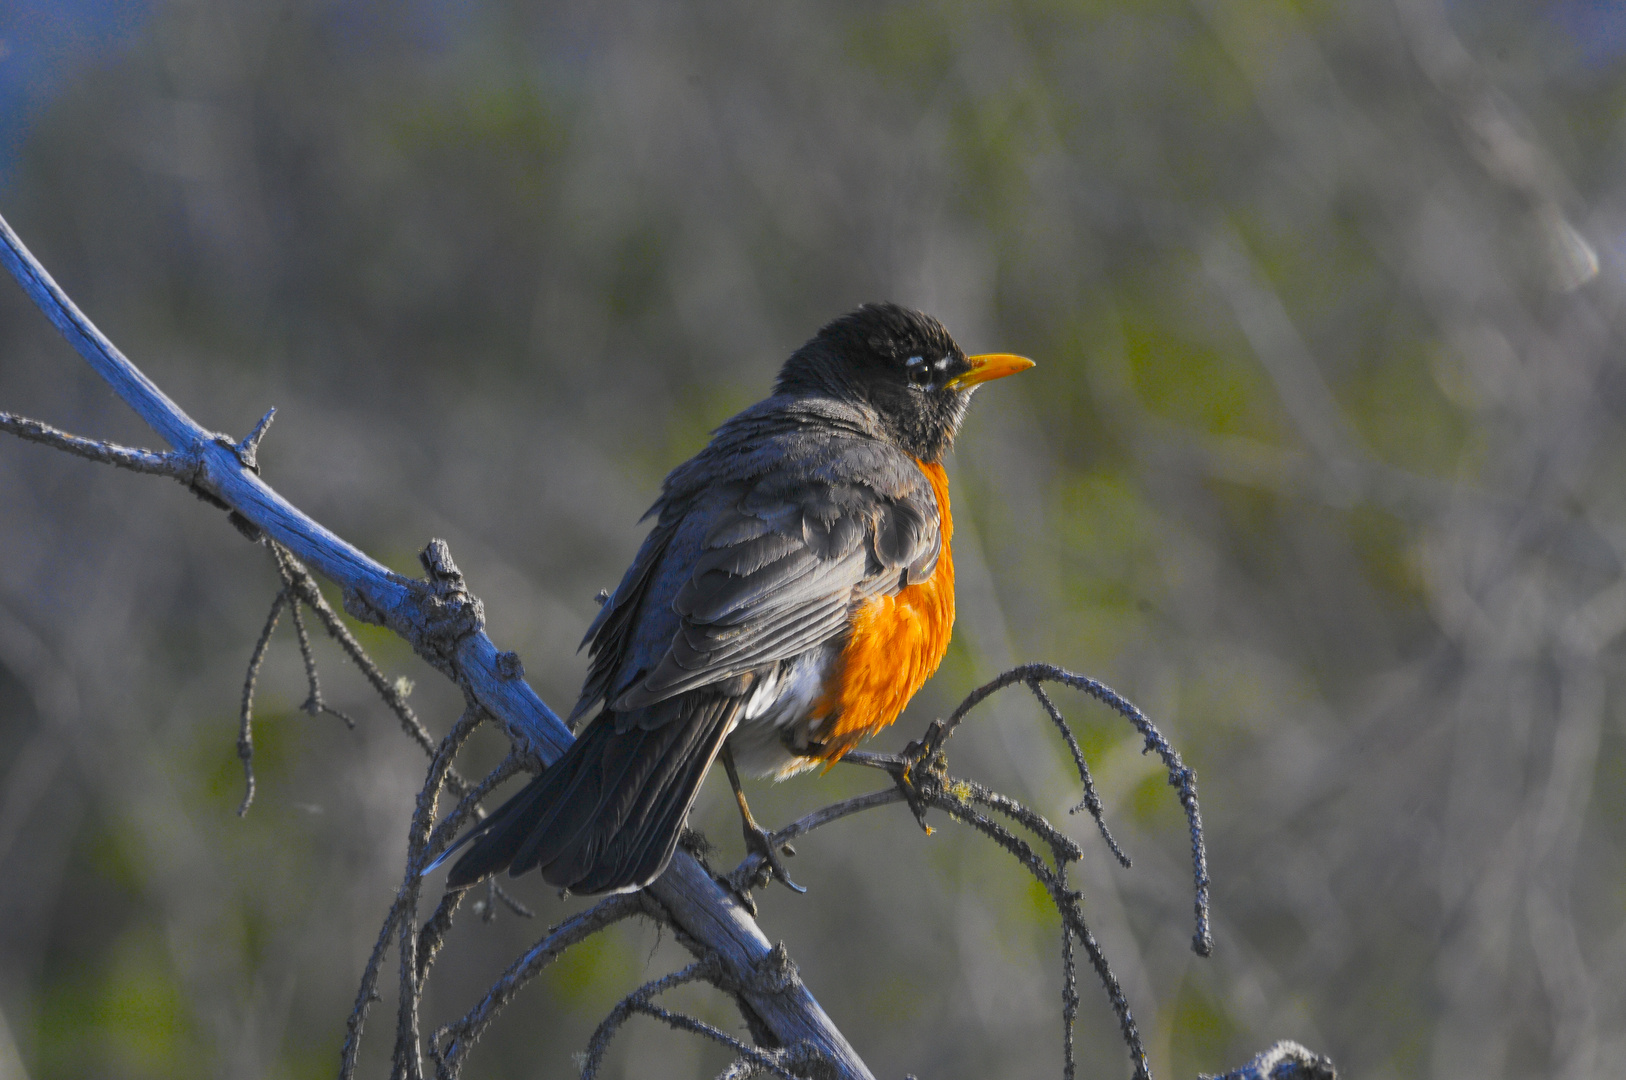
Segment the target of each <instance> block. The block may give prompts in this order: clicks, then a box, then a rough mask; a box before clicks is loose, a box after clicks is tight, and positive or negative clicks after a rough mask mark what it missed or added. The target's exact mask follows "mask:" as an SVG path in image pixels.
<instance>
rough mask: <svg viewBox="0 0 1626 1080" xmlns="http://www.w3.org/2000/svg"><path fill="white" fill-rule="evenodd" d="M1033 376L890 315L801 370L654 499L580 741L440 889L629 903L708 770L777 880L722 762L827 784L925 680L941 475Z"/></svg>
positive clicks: (598, 642)
mask: <svg viewBox="0 0 1626 1080" xmlns="http://www.w3.org/2000/svg"><path fill="white" fill-rule="evenodd" d="M1032 366H1033V361H1031V360H1027V359H1024V358H1022V357H1020V356H1010V355H1006V354H1003V353H995V354H991V355H986V356H969V357H968V356H966V355H965V353H964V352H962V351H961V349H960V347H959V346H958V345H956V344H955V343H954V339H953V338H951V337H950V336H949V334H948V331H947V330H945V329H944V328H943V325H942V324H941V323H940V322H938V321H937V320H936V319H933V318H931V317H930V316H928V315H924V314H921V313H920V312H918V311H911V310H909V309H907V308H903V307H899V306H897V305H895V304H866V305H864V306H863V307H860V308H859V309H857V310H856V311H853V312H851V313H849V314H846V315H843V316H841V317H840V318H838V319H836V320H834V321H833V322H831V323H830V324H829V325H827V326H825V327H824V328H823V329H821V330H820V331H819V332H818V333H817V334H815V335H814V336H813V338H812V340H810V341H809V342H807V344H805V345H803V346H802V347H801V348H799V349H797V350H796V351H795V352H794V353H792V354H791V356H790V359H788V360H787V361H785V364H784V367H783V368H782V369H781V370H780V372H779V378H778V381H777V382H775V384H774V389H773V395H772V396H771V397H769V398H767V399H766V400H764V401H761V402H759V403H757V404H756V405H753V406H751V407H750V408H748V409H746V410H745V411H743V412H741V413H739V414H738V415H737V416H735V417H733V418H732V419H730V420H728V421H727V422H725V423H724V424H723V425H722V426H721V427H719V428H718V429H717V430H716V432H715V433H714V434H713V436H712V439H711V442H710V444H709V445H707V446H706V448H705V449H704V450H702V451H700V453H699V454H696V455H695V456H694V457H693V458H691V459H689V460H688V461H687V462H685V463H684V464H682V465H679V466H678V467H677V468H676V469H674V470H672V473H671V475H669V476H668V477H667V478H666V482H665V483H664V485H663V486H662V488H661V495H660V498H659V499H657V500H656V502H655V505H654V506H653V507H652V508H651V509H650V511H649V513H648V514H646V515H645V518H646V520H647V519H648V518H649V517H654V518H655V519H656V522H655V526H654V528H653V529H652V530H650V533H649V536H648V538H647V539H646V540H645V541H644V544H643V547H642V548H640V549H639V551H638V555H637V557H636V558H635V559H633V562H632V566H631V567H630V568H628V570H627V572H626V575H625V576H624V577H623V578H622V579H621V584H620V586H619V587H617V588H616V590H615V593H614V595H612V596H611V597H610V598H609V599H608V600H607V601H605V602H604V604H603V607H602V608H601V609H600V611H599V613H598V617H597V618H596V619H594V620H593V623H592V625H591V626H590V627H589V628H588V631H587V636H586V638H585V639H584V640H583V642H582V645H583V646H584V647H587V648H589V649H590V656H591V661H592V662H591V666H590V669H589V671H588V674H587V679H586V682H585V684H584V685H583V687H582V693H581V698H580V700H579V701H578V702H577V704H576V707H575V709H574V710H573V711H572V713H571V717H570V721H571V723H572V725H574V724H575V723H576V721H577V720H579V719H580V718H582V717H585V716H588V715H590V714H591V715H592V720H591V722H590V723H588V725H587V727H586V728H585V729H584V730H583V731H582V732H581V734H580V736H579V737H578V738H577V739H576V741H575V742H574V743H573V744H572V745H571V746H570V748H569V749H568V750H566V751H565V753H564V754H563V755H562V756H561V757H560V758H559V759H558V760H557V761H555V762H554V763H553V764H552V765H551V766H550V767H549V768H548V769H546V770H545V771H544V772H543V773H542V774H541V775H540V776H538V777H536V778H535V779H534V780H532V781H531V782H530V783H529V784H528V785H526V787H525V788H524V789H523V790H521V791H520V792H519V793H518V794H516V795H515V796H514V797H513V798H511V799H509V800H508V802H507V803H505V804H504V805H503V806H502V807H501V808H500V809H498V810H497V811H496V812H495V813H494V814H492V815H491V816H490V817H489V818H487V819H486V820H485V821H484V822H482V823H481V824H480V825H479V826H478V827H476V828H475V829H474V830H472V831H471V832H470V834H468V835H467V836H465V837H464V839H463V841H460V846H461V844H462V843H465V842H466V843H467V844H468V845H469V846H468V849H467V850H466V851H465V852H464V853H463V855H462V856H461V857H460V858H459V859H458V860H457V862H456V863H455V864H454V865H453V866H452V869H451V873H450V875H449V876H448V879H447V884H448V886H449V887H453V888H456V887H460V886H465V885H470V884H473V883H475V882H477V881H480V880H481V879H483V878H485V877H486V876H488V875H490V874H492V873H495V872H496V871H498V870H501V869H503V868H504V867H506V868H507V869H508V872H509V873H510V874H511V875H519V874H522V873H524V872H526V871H528V870H530V869H532V868H533V867H540V868H541V871H542V877H543V878H544V879H546V880H547V881H548V882H550V883H552V884H554V885H558V886H561V887H563V888H566V889H568V890H570V891H571V892H574V893H597V892H606V891H611V890H631V889H637V888H641V887H642V886H644V885H647V884H649V883H650V882H651V881H653V880H654V879H655V878H656V877H657V876H659V875H660V873H661V872H662V871H663V870H665V869H666V865H667V863H668V862H670V861H671V858H672V852H673V849H674V848H675V847H676V845H677V839H678V834H679V833H680V831H681V830H682V828H683V823H684V820H685V819H686V818H687V816H688V813H689V808H690V806H692V805H693V803H694V800H695V795H696V794H697V793H698V791H699V790H700V783H701V781H702V780H703V779H704V778H705V776H706V772H707V770H708V769H710V767H711V763H712V761H713V759H715V758H717V757H718V756H719V755H721V756H722V758H723V763H724V765H725V767H726V768H727V770H728V773H729V778H730V781H731V782H732V783H733V785H734V790H735V793H736V796H737V797H738V799H739V804H740V810H741V814H742V817H743V820H744V822H745V831H746V838H747V841H748V842H749V843H750V844H751V845H752V846H753V847H754V848H756V849H757V850H760V851H762V852H763V854H764V855H766V856H768V857H769V861H770V863H771V864H772V865H773V866H774V868H775V870H776V873H777V874H779V875H780V876H782V870H781V869H780V866H779V863H778V861H777V859H775V858H773V856H774V853H773V852H772V851H771V850H769V847H768V844H767V837H766V834H765V833H764V832H763V831H762V830H761V829H760V828H758V827H757V825H756V823H755V822H754V821H753V820H752V818H751V816H750V811H749V809H748V807H747V806H746V803H745V798H744V795H743V793H742V792H741V790H740V787H739V778H738V774H737V771H736V763H738V765H739V766H741V767H743V768H745V769H748V770H751V771H754V772H756V773H758V774H760V775H765V776H766V775H774V776H778V777H785V776H788V775H790V774H792V773H796V772H800V771H801V770H803V769H807V768H810V767H812V766H815V765H818V764H821V763H833V762H835V761H837V760H839V759H840V758H841V757H842V756H843V755H844V754H846V753H847V751H849V750H850V749H852V748H853V746H854V745H856V744H857V743H858V741H859V740H860V739H863V738H865V737H866V736H868V735H871V734H873V733H875V732H876V731H879V730H880V729H881V728H883V727H886V726H887V725H888V724H890V723H892V722H893V721H894V720H896V719H897V717H898V714H899V713H900V712H902V711H903V707H904V705H906V704H907V703H908V701H909V699H910V698H911V697H913V696H914V694H915V691H917V690H919V689H920V687H921V684H922V683H924V682H925V681H926V679H927V678H928V677H930V675H931V674H932V672H934V671H935V670H936V669H937V665H938V663H939V662H940V661H941V660H942V659H943V653H944V652H945V651H946V650H947V648H948V642H949V634H950V632H951V630H952V628H953V625H954V562H953V559H952V558H951V556H950V553H949V540H950V538H951V536H952V535H953V530H954V526H953V520H952V518H951V517H950V516H949V496H948V478H947V476H946V475H945V473H944V471H943V457H944V455H945V454H946V453H947V452H948V450H949V447H950V445H951V444H952V443H953V441H954V434H955V431H956V429H957V428H958V427H959V425H960V421H961V419H962V418H963V417H964V416H965V410H966V405H967V403H968V402H969V401H970V399H971V394H972V391H974V390H975V389H976V387H977V386H979V385H980V384H982V383H985V382H987V381H989V380H990V379H998V378H1001V377H1003V376H1006V375H1012V374H1015V373H1016V372H1018V371H1023V370H1025V369H1027V368H1030V367H1032ZM785 880H786V883H787V884H790V882H789V879H788V878H786V879H785Z"/></svg>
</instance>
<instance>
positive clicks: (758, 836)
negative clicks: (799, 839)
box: [744, 824, 807, 893]
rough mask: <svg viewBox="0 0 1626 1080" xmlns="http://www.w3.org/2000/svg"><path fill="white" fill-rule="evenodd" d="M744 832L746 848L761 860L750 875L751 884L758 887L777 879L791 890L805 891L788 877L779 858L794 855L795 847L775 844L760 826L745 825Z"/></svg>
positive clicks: (781, 859)
mask: <svg viewBox="0 0 1626 1080" xmlns="http://www.w3.org/2000/svg"><path fill="white" fill-rule="evenodd" d="M744 833H745V847H746V850H748V851H750V852H751V854H753V855H759V856H761V858H762V861H761V862H759V863H757V865H756V870H755V872H754V874H753V875H752V878H751V884H752V885H754V886H758V887H760V886H763V885H766V884H768V882H770V881H779V882H782V883H783V884H784V886H785V888H787V889H789V890H790V891H791V892H798V893H805V892H807V890H806V889H804V888H802V887H801V886H800V885H798V884H796V883H795V882H794V881H792V880H791V879H790V871H789V870H787V869H785V861H784V859H783V858H781V856H791V855H795V854H796V849H795V848H793V847H791V846H790V845H789V844H785V843H780V844H775V843H774V839H773V837H771V836H769V835H768V834H767V833H766V832H764V831H763V830H762V828H761V827H760V826H757V825H754V824H750V825H746V826H745V827H744Z"/></svg>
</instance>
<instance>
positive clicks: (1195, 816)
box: [925, 664, 1214, 956]
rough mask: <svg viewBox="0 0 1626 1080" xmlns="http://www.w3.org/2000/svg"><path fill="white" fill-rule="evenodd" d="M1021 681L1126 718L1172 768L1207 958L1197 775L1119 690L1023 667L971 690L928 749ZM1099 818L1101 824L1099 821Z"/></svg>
mask: <svg viewBox="0 0 1626 1080" xmlns="http://www.w3.org/2000/svg"><path fill="white" fill-rule="evenodd" d="M1019 682H1020V683H1027V684H1028V685H1029V686H1030V687H1033V688H1035V690H1036V692H1037V687H1038V684H1039V683H1044V682H1056V683H1061V684H1062V685H1064V686H1070V687H1072V688H1073V689H1075V690H1082V691H1083V692H1084V693H1086V694H1088V695H1090V696H1091V697H1093V698H1095V699H1096V700H1097V701H1100V702H1101V703H1103V704H1105V705H1107V706H1108V707H1109V708H1111V709H1113V710H1114V711H1115V712H1117V713H1119V714H1120V715H1122V716H1123V717H1125V718H1126V719H1127V720H1128V721H1129V722H1130V723H1131V724H1133V725H1134V727H1135V730H1136V731H1139V732H1140V734H1141V737H1142V738H1143V739H1144V740H1145V747H1144V748H1143V750H1142V753H1146V752H1150V751H1156V752H1157V756H1158V757H1159V758H1161V759H1162V761H1163V765H1164V767H1165V768H1166V769H1167V770H1168V774H1169V785H1170V786H1171V787H1173V788H1175V789H1176V790H1178V791H1179V793H1180V806H1181V807H1182V808H1183V809H1184V810H1185V812H1186V824H1187V826H1188V827H1189V829H1190V834H1191V864H1192V879H1193V883H1194V885H1195V892H1196V899H1195V902H1194V906H1195V908H1196V915H1197V930H1196V933H1195V934H1194V935H1193V936H1192V941H1191V948H1192V950H1193V951H1194V952H1196V953H1197V955H1199V956H1208V955H1209V954H1210V953H1212V952H1213V951H1214V937H1213V933H1212V931H1211V930H1210V928H1209V924H1208V888H1209V880H1208V851H1207V848H1206V847H1205V846H1204V843H1203V816H1202V812H1201V811H1200V810H1199V809H1198V806H1197V774H1196V773H1194V772H1192V770H1191V769H1190V768H1188V767H1187V766H1186V764H1185V763H1184V762H1183V761H1181V760H1180V755H1179V753H1178V752H1177V751H1176V750H1175V749H1174V747H1172V746H1170V745H1169V741H1168V740H1167V739H1165V738H1164V737H1163V734H1162V733H1161V732H1160V731H1158V730H1157V727H1156V726H1155V725H1154V724H1153V723H1152V721H1151V720H1149V719H1147V717H1146V714H1145V713H1143V712H1141V711H1140V709H1138V708H1136V707H1135V705H1134V704H1133V703H1131V702H1130V701H1128V700H1127V699H1125V698H1124V697H1123V696H1121V695H1120V694H1119V693H1118V692H1117V691H1116V690H1113V689H1112V688H1111V687H1110V686H1107V685H1106V684H1104V683H1101V682H1098V681H1096V680H1095V679H1092V678H1090V677H1089V676H1087V675H1079V674H1077V673H1075V672H1071V671H1068V670H1067V669H1065V668H1060V667H1057V666H1055V665H1054V664H1023V665H1022V666H1021V667H1014V668H1012V669H1011V670H1009V671H1007V672H1004V673H1003V674H1001V675H1000V676H999V677H998V678H996V679H994V680H992V681H991V682H988V683H985V684H983V685H982V686H979V687H977V689H975V690H973V691H971V693H969V694H967V695H966V698H965V700H964V701H962V702H960V705H959V707H958V708H956V709H955V710H954V711H953V712H952V713H950V714H949V717H948V719H947V720H946V721H941V722H939V721H934V722H933V723H932V726H931V728H929V729H928V730H927V733H926V741H927V742H928V743H929V745H928V746H927V747H926V748H925V750H926V751H936V750H938V749H940V748H941V747H942V745H943V743H944V742H945V741H946V740H947V739H948V737H949V736H950V735H952V734H953V733H954V729H955V728H956V727H958V726H959V725H960V722H961V721H962V720H964V719H965V716H966V714H967V713H969V712H970V711H971V710H972V709H974V708H976V707H977V706H978V705H979V704H981V703H982V702H983V701H984V700H986V699H987V698H988V697H989V696H990V695H992V694H994V693H996V692H997V691H999V690H1002V689H1004V688H1005V687H1007V686H1011V685H1013V684H1015V683H1019ZM1052 719H1054V717H1052ZM1063 727H1065V725H1063ZM933 740H934V741H933ZM1080 757H1082V755H1080ZM1086 783H1088V781H1086ZM1092 790H1093V785H1091V786H1090V787H1087V788H1086V796H1085V805H1086V807H1088V806H1089V802H1090V800H1089V792H1091V791H1092ZM1096 804H1097V805H1099V800H1096ZM1091 812H1092V814H1093V813H1094V812H1095V811H1094V810H1093V809H1092V810H1091ZM1097 820H1098V821H1099V818H1097Z"/></svg>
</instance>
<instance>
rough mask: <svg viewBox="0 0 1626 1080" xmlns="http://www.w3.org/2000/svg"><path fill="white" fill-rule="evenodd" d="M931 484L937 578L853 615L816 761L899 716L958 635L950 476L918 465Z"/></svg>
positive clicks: (825, 707)
mask: <svg viewBox="0 0 1626 1080" xmlns="http://www.w3.org/2000/svg"><path fill="white" fill-rule="evenodd" d="M920 468H921V471H922V472H924V473H925V474H926V478H927V479H928V480H930V481H931V485H932V492H933V494H935V495H936V496H937V509H938V513H939V516H940V517H941V519H942V525H941V528H942V532H943V548H942V551H941V552H940V553H939V554H938V556H937V568H936V569H935V570H934V571H933V572H932V576H931V577H930V578H928V579H927V580H925V581H923V582H921V583H920V584H918V585H909V586H906V587H905V588H903V589H902V590H900V591H899V592H897V593H895V594H894V595H892V596H877V597H873V598H871V599H870V600H869V601H867V602H866V603H865V604H864V605H863V607H861V608H859V609H858V611H857V613H856V614H855V615H854V616H853V623H852V636H851V637H850V638H848V640H847V646H846V648H844V649H843V650H842V652H841V657H840V660H839V661H838V662H837V667H836V671H835V672H834V673H833V674H834V679H833V680H832V682H833V686H832V688H831V690H830V691H829V692H827V694H826V696H825V698H824V700H823V701H821V702H820V706H819V707H815V709H814V715H815V716H817V715H821V714H822V715H823V716H824V717H825V719H824V721H823V723H822V724H820V725H819V726H817V727H816V729H815V730H816V732H817V734H816V738H817V740H818V742H819V743H820V744H821V745H820V746H819V748H818V750H817V757H818V758H819V759H820V760H822V761H825V762H832V763H833V762H835V761H839V760H840V759H841V757H842V755H843V754H845V753H846V752H847V751H849V750H851V749H852V748H853V747H854V746H856V745H858V743H859V741H860V740H862V739H865V738H867V737H869V736H870V735H873V734H875V733H876V732H877V731H879V730H881V729H882V728H884V727H886V726H887V725H888V724H890V723H892V721H894V720H896V719H897V718H898V714H899V713H901V712H903V707H904V706H905V705H907V704H909V699H910V698H912V697H914V696H915V691H917V690H919V689H920V688H921V686H922V685H924V684H925V682H926V680H927V679H929V678H931V676H932V673H933V672H935V671H936V670H937V665H938V664H940V663H941V662H942V660H943V654H944V653H945V652H947V651H948V644H949V636H950V635H951V634H952V633H953V631H954V558H953V555H952V554H951V553H950V550H949V541H950V540H951V539H952V538H953V536H954V521H953V519H952V518H951V517H950V516H949V495H948V474H947V473H945V472H944V471H943V466H941V465H927V464H925V463H924V462H922V463H921V465H920Z"/></svg>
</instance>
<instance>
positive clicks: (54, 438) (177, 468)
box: [0, 412, 199, 484]
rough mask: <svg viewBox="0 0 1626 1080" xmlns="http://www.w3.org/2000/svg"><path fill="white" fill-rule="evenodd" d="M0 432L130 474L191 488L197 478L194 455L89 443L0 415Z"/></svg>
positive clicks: (38, 423)
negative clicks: (165, 478)
mask: <svg viewBox="0 0 1626 1080" xmlns="http://www.w3.org/2000/svg"><path fill="white" fill-rule="evenodd" d="M0 431H9V432H11V433H12V434H13V435H15V436H17V437H18V438H20V439H26V440H27V441H29V442H37V443H43V444H45V445H46V446H49V447H52V448H54V449H57V450H64V451H66V452H68V453H70V454H73V455H75V456H77V457H82V458H85V459H87V460H89V461H94V462H98V463H99V464H102V465H115V466H117V467H118V468H121V469H129V470H130V471H131V472H138V473H151V474H153V475H156V476H167V477H170V478H171V479H173V480H179V481H181V482H182V483H188V484H189V483H191V482H192V481H193V480H195V479H196V478H197V475H198V466H199V462H198V459H197V457H196V456H195V455H189V454H183V453H180V452H179V451H174V450H171V451H166V452H160V451H157V450H142V449H140V448H139V447H134V446H120V445H119V444H118V443H113V442H103V441H102V440H100V439H87V438H85V437H84V436H83V435H70V434H69V433H68V432H66V431H63V430H61V429H60V428H54V427H52V426H51V425H50V424H47V423H45V422H44V421H41V420H33V419H30V418H29V417H26V416H18V415H16V414H15V413H8V412H0Z"/></svg>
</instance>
